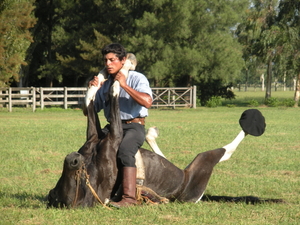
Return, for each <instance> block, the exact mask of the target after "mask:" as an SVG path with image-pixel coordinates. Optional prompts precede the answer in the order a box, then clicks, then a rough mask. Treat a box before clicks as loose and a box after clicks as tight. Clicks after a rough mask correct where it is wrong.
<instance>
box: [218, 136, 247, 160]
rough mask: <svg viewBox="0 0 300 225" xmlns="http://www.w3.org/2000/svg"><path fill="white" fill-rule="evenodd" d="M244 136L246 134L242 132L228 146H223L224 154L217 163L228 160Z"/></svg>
mask: <svg viewBox="0 0 300 225" xmlns="http://www.w3.org/2000/svg"><path fill="white" fill-rule="evenodd" d="M246 135H247V134H246V133H245V132H244V131H243V130H242V131H241V132H240V133H239V134H238V136H237V137H236V138H235V139H234V140H233V141H232V142H231V143H230V144H228V145H225V146H224V147H223V148H225V150H226V152H225V154H224V155H223V157H222V158H221V159H220V161H219V162H222V161H225V160H228V159H230V157H231V155H232V154H233V152H234V151H235V150H236V148H237V146H238V145H239V144H240V143H241V141H242V140H243V139H244V138H245V137H246Z"/></svg>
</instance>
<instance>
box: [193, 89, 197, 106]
mask: <svg viewBox="0 0 300 225" xmlns="http://www.w3.org/2000/svg"><path fill="white" fill-rule="evenodd" d="M196 105H197V86H196V85H194V86H193V108H194V109H196Z"/></svg>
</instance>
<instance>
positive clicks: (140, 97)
mask: <svg viewBox="0 0 300 225" xmlns="http://www.w3.org/2000/svg"><path fill="white" fill-rule="evenodd" d="M115 80H118V81H119V82H120V86H121V87H122V88H123V89H124V90H125V91H126V92H127V93H128V94H129V95H130V96H131V97H132V98H133V99H134V100H135V101H136V102H137V103H138V104H140V105H141V106H144V107H146V108H147V109H148V108H150V107H151V105H152V98H151V96H150V95H148V94H147V93H143V92H139V91H136V90H134V89H133V88H131V87H130V86H128V85H127V83H126V78H125V76H124V74H122V73H121V72H119V73H117V75H116V76H115Z"/></svg>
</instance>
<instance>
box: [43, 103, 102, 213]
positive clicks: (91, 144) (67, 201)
mask: <svg viewBox="0 0 300 225" xmlns="http://www.w3.org/2000/svg"><path fill="white" fill-rule="evenodd" d="M101 135H102V136H103V134H102V133H101V127H100V122H99V119H98V116H97V114H96V113H95V112H94V106H93V102H91V104H90V105H89V107H88V128H87V141H86V142H85V144H84V145H83V146H82V147H81V148H80V149H79V151H78V152H72V153H70V154H69V155H67V156H66V158H65V160H64V166H63V172H62V175H61V177H60V179H59V180H58V182H57V184H56V186H55V188H53V189H52V190H51V191H50V192H49V195H48V207H52V206H53V207H57V208H59V207H61V208H62V207H75V206H77V205H82V206H90V205H92V204H93V201H94V199H93V197H92V195H91V192H90V191H88V187H87V185H86V182H87V179H88V176H90V180H89V181H90V182H92V183H93V184H95V183H96V182H97V179H98V176H97V174H98V173H97V169H98V167H97V166H95V165H94V164H95V163H96V162H95V159H97V157H98V153H99V151H100V150H99V149H100V148H99V146H100V143H101V142H102V141H104V142H105V140H102V139H100V138H99V137H100V136H101ZM96 161H97V160H96ZM87 167H89V168H90V169H89V171H87Z"/></svg>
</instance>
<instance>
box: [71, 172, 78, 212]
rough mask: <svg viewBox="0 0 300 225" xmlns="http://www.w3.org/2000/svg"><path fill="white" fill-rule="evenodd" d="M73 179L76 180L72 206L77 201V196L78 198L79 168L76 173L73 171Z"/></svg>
mask: <svg viewBox="0 0 300 225" xmlns="http://www.w3.org/2000/svg"><path fill="white" fill-rule="evenodd" d="M75 180H76V192H75V198H74V201H73V203H72V207H74V206H75V204H76V202H77V198H78V191H79V185H80V170H77V171H76V173H75Z"/></svg>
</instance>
